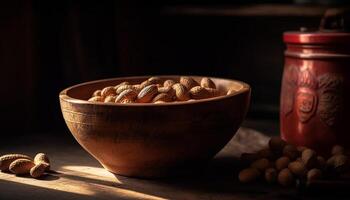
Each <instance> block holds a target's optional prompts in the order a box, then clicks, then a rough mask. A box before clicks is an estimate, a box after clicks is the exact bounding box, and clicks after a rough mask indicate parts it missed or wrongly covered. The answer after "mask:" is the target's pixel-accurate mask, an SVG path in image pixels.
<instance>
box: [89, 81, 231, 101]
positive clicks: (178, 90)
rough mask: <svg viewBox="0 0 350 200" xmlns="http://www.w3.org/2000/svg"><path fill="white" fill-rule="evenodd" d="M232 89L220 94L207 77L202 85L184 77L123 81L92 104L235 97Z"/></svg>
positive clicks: (94, 98) (96, 96)
mask: <svg viewBox="0 0 350 200" xmlns="http://www.w3.org/2000/svg"><path fill="white" fill-rule="evenodd" d="M236 92H237V91H235V90H233V89H230V90H228V91H220V90H219V89H218V88H217V86H216V85H215V83H214V82H213V81H212V80H211V79H210V78H207V77H204V78H202V79H201V81H200V83H198V82H197V81H196V80H194V79H193V78H192V77H187V76H182V77H180V78H179V80H173V79H167V80H164V79H162V78H160V77H151V78H149V79H147V80H145V81H143V82H142V83H140V84H131V83H129V82H122V83H120V84H118V85H116V86H108V87H105V88H102V89H101V90H96V91H94V92H93V94H92V96H91V98H90V99H89V100H88V101H91V102H105V103H123V104H125V103H155V104H158V103H170V102H178V101H193V100H199V99H206V98H212V97H216V96H220V95H223V94H227V95H230V94H233V93H236Z"/></svg>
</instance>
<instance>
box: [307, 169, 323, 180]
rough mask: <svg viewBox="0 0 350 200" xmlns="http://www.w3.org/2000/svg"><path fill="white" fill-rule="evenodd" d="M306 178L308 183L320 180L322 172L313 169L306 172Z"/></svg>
mask: <svg viewBox="0 0 350 200" xmlns="http://www.w3.org/2000/svg"><path fill="white" fill-rule="evenodd" d="M306 177H307V180H308V181H314V180H319V179H321V178H322V171H321V170H320V169H317V168H313V169H311V170H310V171H308V172H307V175H306Z"/></svg>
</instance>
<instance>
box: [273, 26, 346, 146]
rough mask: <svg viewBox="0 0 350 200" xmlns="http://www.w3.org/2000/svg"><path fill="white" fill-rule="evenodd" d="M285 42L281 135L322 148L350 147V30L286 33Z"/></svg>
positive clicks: (292, 141)
mask: <svg viewBox="0 0 350 200" xmlns="http://www.w3.org/2000/svg"><path fill="white" fill-rule="evenodd" d="M283 40H284V42H285V43H286V45H287V50H286V51H285V66H284V72H283V80H282V91H281V105H280V106H281V107H280V109H281V110H280V122H281V135H282V138H283V139H285V140H286V141H287V142H290V143H292V144H295V145H303V146H307V147H310V148H314V149H315V150H318V151H320V152H329V150H330V148H331V146H332V145H334V144H341V145H344V146H345V147H348V148H350V131H349V125H350V107H349V105H348V103H350V102H349V101H350V33H346V32H321V31H317V32H286V33H284V35H283Z"/></svg>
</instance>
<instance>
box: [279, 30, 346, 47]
mask: <svg viewBox="0 0 350 200" xmlns="http://www.w3.org/2000/svg"><path fill="white" fill-rule="evenodd" d="M283 41H284V42H286V43H296V44H340V45H349V44H350V33H347V32H321V31H314V32H311V31H310V32H299V31H291V32H285V33H284V34H283Z"/></svg>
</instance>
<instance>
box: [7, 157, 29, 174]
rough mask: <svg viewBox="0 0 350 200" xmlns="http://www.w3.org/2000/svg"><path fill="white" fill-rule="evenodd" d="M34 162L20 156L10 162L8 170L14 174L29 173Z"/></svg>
mask: <svg viewBox="0 0 350 200" xmlns="http://www.w3.org/2000/svg"><path fill="white" fill-rule="evenodd" d="M34 166H35V164H34V162H33V161H31V160H29V159H25V158H20V159H17V160H15V161H13V162H12V163H11V164H10V167H9V169H10V171H11V172H12V173H14V174H16V175H23V174H29V172H30V169H31V168H32V167H34Z"/></svg>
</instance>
